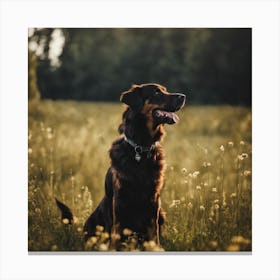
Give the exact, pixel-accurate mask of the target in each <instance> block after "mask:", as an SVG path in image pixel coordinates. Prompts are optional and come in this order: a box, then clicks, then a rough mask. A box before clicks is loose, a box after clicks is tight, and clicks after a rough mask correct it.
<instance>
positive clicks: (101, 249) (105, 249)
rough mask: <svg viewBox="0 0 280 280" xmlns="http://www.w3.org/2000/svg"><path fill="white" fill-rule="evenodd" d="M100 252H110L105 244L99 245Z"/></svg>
mask: <svg viewBox="0 0 280 280" xmlns="http://www.w3.org/2000/svg"><path fill="white" fill-rule="evenodd" d="M99 250H100V251H108V245H107V244H104V243H102V244H100V245H99Z"/></svg>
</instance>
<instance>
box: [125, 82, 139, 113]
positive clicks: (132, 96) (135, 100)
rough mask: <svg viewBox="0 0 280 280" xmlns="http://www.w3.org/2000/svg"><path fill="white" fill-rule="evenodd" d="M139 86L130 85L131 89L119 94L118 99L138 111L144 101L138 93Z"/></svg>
mask: <svg viewBox="0 0 280 280" xmlns="http://www.w3.org/2000/svg"><path fill="white" fill-rule="evenodd" d="M140 91H141V88H140V87H139V86H137V85H132V87H131V89H130V90H128V91H125V92H123V93H122V94H121V97H120V101H121V102H123V103H125V104H126V105H128V106H129V107H131V109H132V110H135V111H140V110H141V108H142V107H143V105H144V101H143V99H142V98H141V95H140Z"/></svg>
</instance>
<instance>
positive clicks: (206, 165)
mask: <svg viewBox="0 0 280 280" xmlns="http://www.w3.org/2000/svg"><path fill="white" fill-rule="evenodd" d="M202 166H203V167H209V166H211V162H206V161H204V162H203V164H202Z"/></svg>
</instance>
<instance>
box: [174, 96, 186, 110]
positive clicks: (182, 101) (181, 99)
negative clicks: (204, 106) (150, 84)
mask: <svg viewBox="0 0 280 280" xmlns="http://www.w3.org/2000/svg"><path fill="white" fill-rule="evenodd" d="M176 95H177V109H180V108H182V107H183V106H184V105H185V102H186V95H185V94H183V93H176Z"/></svg>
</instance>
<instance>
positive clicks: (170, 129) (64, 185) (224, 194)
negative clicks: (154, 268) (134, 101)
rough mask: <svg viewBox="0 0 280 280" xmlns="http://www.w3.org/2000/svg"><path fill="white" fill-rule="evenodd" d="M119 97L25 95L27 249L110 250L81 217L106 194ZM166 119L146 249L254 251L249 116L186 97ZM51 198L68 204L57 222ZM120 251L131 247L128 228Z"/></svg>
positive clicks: (240, 109)
mask: <svg viewBox="0 0 280 280" xmlns="http://www.w3.org/2000/svg"><path fill="white" fill-rule="evenodd" d="M122 111H123V106H122V105H121V104H119V103H115V104H113V103H112V104H111V103H90V102H87V103H85V102H74V101H40V102H35V101H34V102H30V103H29V119H28V249H29V251H85V250H96V251H107V250H109V240H108V234H107V233H104V232H103V229H102V228H100V229H99V232H98V236H96V237H95V238H92V239H91V240H90V242H88V243H87V244H85V243H84V241H83V233H82V228H83V223H84V221H85V220H86V219H87V217H88V216H89V215H90V214H91V212H92V211H93V210H94V209H95V207H96V206H97V204H98V203H99V201H100V199H101V198H102V197H103V195H104V178H105V174H106V171H107V168H108V167H109V164H110V160H109V156H108V150H109V148H110V146H111V143H112V141H113V140H114V139H116V138H117V137H119V134H118V132H117V128H118V125H119V124H120V122H121V113H122ZM178 115H179V117H180V122H179V123H178V124H176V125H173V126H167V125H166V126H165V129H166V131H167V136H166V137H165V139H164V141H163V143H162V144H163V146H164V148H165V151H166V162H167V170H166V174H165V183H164V189H163V192H162V204H163V208H164V210H165V211H166V212H167V222H166V224H165V227H164V231H163V237H162V239H161V245H162V248H159V247H158V246H156V245H155V243H154V242H153V241H150V242H147V243H146V244H145V246H144V248H141V250H147V251H158V250H160V251H162V250H165V251H251V246H252V244H251V241H252V221H251V216H252V184H251V182H252V173H251V172H252V168H251V167H252V166H251V163H252V145H251V142H252V133H251V132H252V131H251V125H252V118H251V110H250V108H247V107H238V106H186V107H185V108H184V109H183V110H182V111H181V112H179V113H178ZM54 197H57V198H58V199H60V200H61V201H63V202H64V203H65V204H67V205H68V206H69V207H70V208H71V209H72V210H73V213H74V216H75V219H74V224H68V222H67V221H65V220H64V221H61V218H60V213H59V211H58V209H57V207H56V204H55V200H54ZM123 250H124V251H138V250H140V248H139V247H138V246H137V243H136V241H135V238H133V236H132V237H131V238H130V239H129V240H128V242H127V243H126V244H124V246H123Z"/></svg>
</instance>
